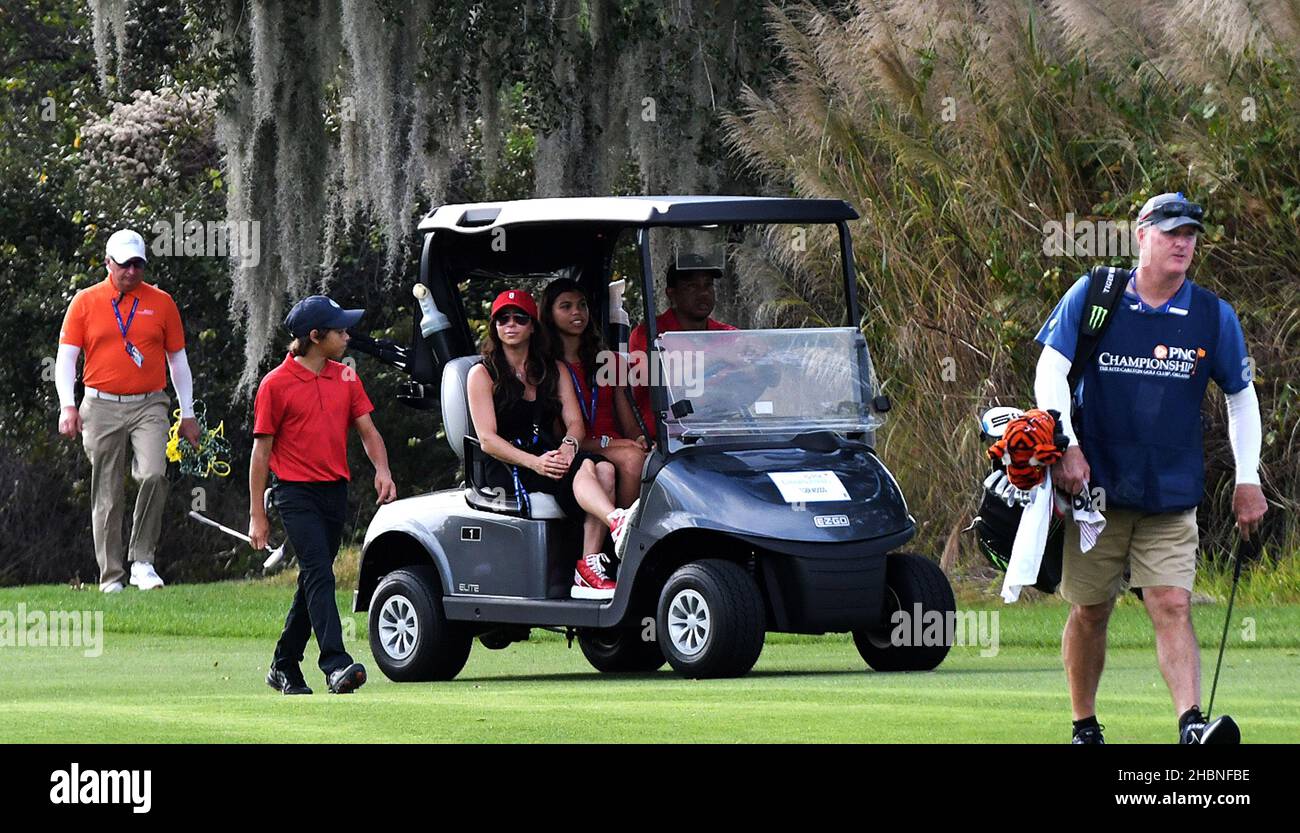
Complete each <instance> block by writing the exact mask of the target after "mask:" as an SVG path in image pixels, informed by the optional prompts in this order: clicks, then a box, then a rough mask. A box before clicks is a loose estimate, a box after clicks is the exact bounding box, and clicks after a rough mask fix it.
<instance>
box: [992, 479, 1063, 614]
mask: <svg viewBox="0 0 1300 833" xmlns="http://www.w3.org/2000/svg"><path fill="white" fill-rule="evenodd" d="M1051 523H1052V472H1051V470H1050V469H1049V470H1048V472H1047V477H1045V478H1044V479H1043V482H1042V483H1039V484H1038V485H1037V486H1035V487H1034V488H1033V489H1031V490H1030V499H1029V505H1028V506H1026V507H1025V511H1024V512H1023V513H1021V515H1020V526H1019V527H1018V528H1017V529H1016V540H1015V542H1014V543H1013V544H1012V545H1011V559H1010V561H1008V562H1007V575H1006V577H1005V578H1004V579H1003V580H1002V601H1004V602H1006V603H1007V604H1012V603H1013V602H1015V601H1016V600H1017V599H1019V598H1020V591H1021V590H1022V589H1023V588H1025V587H1032V586H1033V584H1034V582H1036V581H1038V568H1039V567H1041V566H1042V564H1043V550H1044V549H1045V548H1046V547H1047V530H1048V527H1050V526H1051Z"/></svg>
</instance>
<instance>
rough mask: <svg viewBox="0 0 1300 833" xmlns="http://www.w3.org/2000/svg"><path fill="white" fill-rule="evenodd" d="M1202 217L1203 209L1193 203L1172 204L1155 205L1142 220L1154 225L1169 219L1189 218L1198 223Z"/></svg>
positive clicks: (1203, 214)
mask: <svg viewBox="0 0 1300 833" xmlns="http://www.w3.org/2000/svg"><path fill="white" fill-rule="evenodd" d="M1204 216H1205V209H1203V208H1201V207H1200V206H1199V205H1197V204H1196V203H1194V202H1173V203H1168V204H1166V205H1157V206H1156V207H1155V208H1153V209H1151V211H1150V213H1148V214H1147V216H1146V217H1144V218H1142V219H1143V220H1146V221H1149V222H1153V223H1155V222H1159V221H1161V220H1168V219H1169V218H1170V217H1190V218H1191V219H1193V220H1196V221H1198V222H1199V221H1200V219H1201V218H1202V217H1204Z"/></svg>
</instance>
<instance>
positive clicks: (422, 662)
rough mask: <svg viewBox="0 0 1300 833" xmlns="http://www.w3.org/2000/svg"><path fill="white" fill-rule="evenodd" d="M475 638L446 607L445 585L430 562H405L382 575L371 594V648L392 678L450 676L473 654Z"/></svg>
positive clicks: (414, 679) (413, 679)
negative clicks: (451, 619)
mask: <svg viewBox="0 0 1300 833" xmlns="http://www.w3.org/2000/svg"><path fill="white" fill-rule="evenodd" d="M472 642H473V638H472V637H471V635H470V634H469V633H468V632H467V631H466V630H465V629H464V628H463V627H461V626H460V625H458V624H455V623H451V622H448V621H447V617H446V616H445V615H444V614H443V610H442V585H441V582H440V581H439V580H438V573H437V572H436V571H435V570H434V569H433V568H432V567H424V566H421V567H406V568H404V569H401V570H394V571H393V572H391V573H389V574H388V575H386V576H384V578H383V580H382V581H380V582H379V586H378V587H376V588H375V595H374V596H373V597H371V600H370V652H371V653H372V654H373V655H374V657H375V662H376V663H378V664H379V668H380V670H381V671H383V672H384V676H386V677H388V679H390V680H393V681H394V682H399V683H409V682H428V681H431V680H450V679H452V678H453V677H455V676H456V675H457V674H459V673H460V670H461V669H462V668H464V667H465V661H466V660H467V659H469V649H470V646H471V644H472Z"/></svg>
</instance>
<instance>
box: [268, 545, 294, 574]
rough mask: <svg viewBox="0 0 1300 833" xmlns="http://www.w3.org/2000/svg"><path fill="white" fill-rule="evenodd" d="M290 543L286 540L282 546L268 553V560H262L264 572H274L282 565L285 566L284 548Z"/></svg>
mask: <svg viewBox="0 0 1300 833" xmlns="http://www.w3.org/2000/svg"><path fill="white" fill-rule="evenodd" d="M288 543H289V542H288V541H285V542H284V543H283V544H281V545H280V546H278V547H276V548H275V549H273V550H271V554H270V555H268V556H267V557H266V560H265V561H263V562H262V572H263V573H273V572H276V571H277V570H278V569H279V568H280V567H283V566H284V550H285V546H286V545H287V544H288Z"/></svg>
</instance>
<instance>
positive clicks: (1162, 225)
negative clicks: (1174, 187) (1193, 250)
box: [1137, 191, 1205, 231]
mask: <svg viewBox="0 0 1300 833" xmlns="http://www.w3.org/2000/svg"><path fill="white" fill-rule="evenodd" d="M1204 214H1205V211H1204V210H1203V209H1202V208H1201V207H1200V206H1199V205H1197V204H1196V203H1194V202H1192V201H1191V200H1189V199H1187V197H1184V196H1183V194H1182V192H1181V191H1179V192H1175V193H1172V194H1159V195H1157V196H1154V197H1152V198H1151V199H1149V200H1147V201H1146V203H1145V204H1144V205H1143V206H1142V210H1141V211H1139V212H1138V219H1137V224H1138V228H1142V227H1144V226H1155V227H1156V228H1158V229H1160V230H1161V231H1173V230H1174V229H1176V228H1178V227H1179V226H1196V230H1197V231H1205V226H1203V225H1201V217H1202V216H1204Z"/></svg>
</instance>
